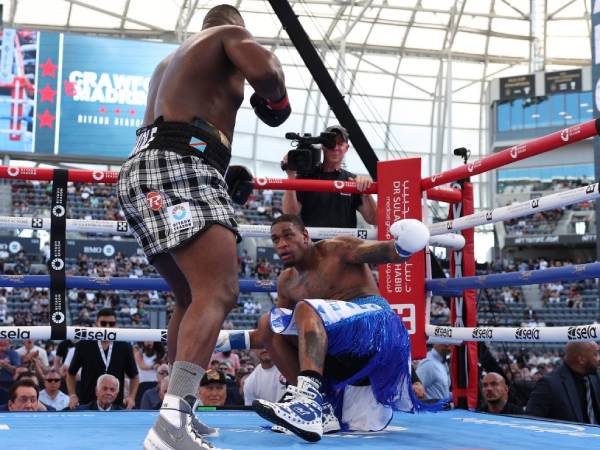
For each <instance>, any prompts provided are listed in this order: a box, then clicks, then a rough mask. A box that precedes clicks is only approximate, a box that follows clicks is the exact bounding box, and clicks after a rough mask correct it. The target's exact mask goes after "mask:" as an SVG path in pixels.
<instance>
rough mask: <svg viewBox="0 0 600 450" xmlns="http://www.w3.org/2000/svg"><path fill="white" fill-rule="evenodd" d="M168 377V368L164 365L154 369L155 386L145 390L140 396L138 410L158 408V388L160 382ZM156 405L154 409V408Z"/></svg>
mask: <svg viewBox="0 0 600 450" xmlns="http://www.w3.org/2000/svg"><path fill="white" fill-rule="evenodd" d="M168 376H169V366H168V365H166V364H161V365H160V366H158V369H156V386H154V387H153V388H150V389H147V390H146V391H145V392H144V394H143V395H142V399H141V401H140V409H159V408H160V402H161V400H160V386H161V382H162V381H163V380H164V379H165V378H168ZM156 405H158V406H157V407H156V408H155V407H154V406H156Z"/></svg>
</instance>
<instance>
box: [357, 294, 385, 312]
mask: <svg viewBox="0 0 600 450" xmlns="http://www.w3.org/2000/svg"><path fill="white" fill-rule="evenodd" d="M348 301H349V302H350V303H354V304H356V305H366V304H368V303H372V304H374V305H377V306H380V307H382V308H383V309H392V307H391V306H390V304H389V303H388V301H387V300H386V299H385V298H383V297H382V296H381V295H367V296H365V297H356V298H353V299H352V300H348Z"/></svg>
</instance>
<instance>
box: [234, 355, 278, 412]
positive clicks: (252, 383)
mask: <svg viewBox="0 0 600 450" xmlns="http://www.w3.org/2000/svg"><path fill="white" fill-rule="evenodd" d="M256 354H257V355H258V359H259V360H260V364H259V365H258V366H256V368H255V369H254V371H253V372H252V373H251V374H250V375H249V376H248V378H246V381H245V382H244V404H245V405H246V406H248V405H252V402H253V401H254V400H256V399H262V400H267V401H270V402H277V401H279V399H280V398H281V397H282V396H283V394H284V393H285V388H286V381H285V377H284V376H283V375H282V374H281V372H279V369H277V367H275V364H273V360H272V359H271V355H270V354H269V352H268V351H267V350H265V349H260V350H256Z"/></svg>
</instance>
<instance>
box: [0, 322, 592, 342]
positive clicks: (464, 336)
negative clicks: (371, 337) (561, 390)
mask: <svg viewBox="0 0 600 450" xmlns="http://www.w3.org/2000/svg"><path fill="white" fill-rule="evenodd" d="M231 331H232V330H229V332H231ZM425 331H426V334H427V335H428V336H431V337H432V338H435V341H436V342H448V343H455V342H457V341H483V342H571V341H600V324H591V325H573V326H570V327H519V328H508V327H466V328H462V327H446V326H435V325H428V326H427V327H426V330H425ZM0 339H10V340H22V339H33V340H48V339H50V326H7V327H0ZM67 339H79V340H91V341H94V340H97V341H125V342H133V341H153V342H166V340H167V330H164V329H151V328H96V327H71V326H70V327H67Z"/></svg>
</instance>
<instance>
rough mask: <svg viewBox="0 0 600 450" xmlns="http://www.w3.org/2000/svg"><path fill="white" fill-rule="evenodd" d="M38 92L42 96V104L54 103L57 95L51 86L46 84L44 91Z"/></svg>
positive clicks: (39, 90)
mask: <svg viewBox="0 0 600 450" xmlns="http://www.w3.org/2000/svg"><path fill="white" fill-rule="evenodd" d="M38 92H39V93H40V94H41V96H42V98H41V99H40V102H50V103H54V96H55V95H56V90H54V89H52V88H51V87H50V85H49V84H46V86H45V87H44V89H38Z"/></svg>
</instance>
